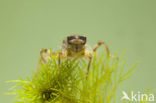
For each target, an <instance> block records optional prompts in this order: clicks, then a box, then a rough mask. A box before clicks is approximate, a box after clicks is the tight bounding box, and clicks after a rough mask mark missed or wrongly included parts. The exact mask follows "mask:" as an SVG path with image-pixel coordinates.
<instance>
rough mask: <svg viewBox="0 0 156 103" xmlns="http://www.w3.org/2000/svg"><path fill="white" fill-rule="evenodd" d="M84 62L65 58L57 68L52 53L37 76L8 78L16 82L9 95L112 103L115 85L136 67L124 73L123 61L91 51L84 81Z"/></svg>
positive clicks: (36, 100) (47, 102) (20, 102)
mask: <svg viewBox="0 0 156 103" xmlns="http://www.w3.org/2000/svg"><path fill="white" fill-rule="evenodd" d="M120 59H121V58H120ZM87 64H88V61H87V59H77V60H71V59H65V60H62V62H61V67H60V68H58V58H57V56H52V57H51V60H49V62H48V63H47V64H41V68H40V72H39V73H38V75H37V76H35V73H33V75H32V76H31V77H27V80H23V79H21V78H20V79H19V80H13V81H10V82H16V85H15V86H14V87H12V88H11V91H12V92H11V93H10V94H14V95H16V97H15V99H14V101H15V103H112V102H115V95H116V93H115V92H116V90H117V88H118V86H119V84H120V83H121V82H122V81H124V80H126V79H127V78H129V77H130V76H131V73H132V71H133V69H134V68H135V66H136V65H135V66H134V67H132V68H131V69H129V70H127V72H125V71H124V69H125V64H126V61H120V60H117V59H116V58H108V57H107V56H106V53H101V54H100V55H96V54H94V57H93V60H92V63H91V67H90V72H89V75H88V79H87V80H86V70H87Z"/></svg>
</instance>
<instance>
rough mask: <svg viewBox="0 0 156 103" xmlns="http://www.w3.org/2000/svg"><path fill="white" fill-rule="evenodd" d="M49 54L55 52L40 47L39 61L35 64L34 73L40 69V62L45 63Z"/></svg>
mask: <svg viewBox="0 0 156 103" xmlns="http://www.w3.org/2000/svg"><path fill="white" fill-rule="evenodd" d="M44 54H46V56H44ZM51 55H55V53H54V52H52V51H51V50H48V49H41V50H40V60H39V62H38V64H37V71H36V75H37V74H38V72H39V71H40V67H41V63H47V61H48V59H49V58H50V56H51Z"/></svg>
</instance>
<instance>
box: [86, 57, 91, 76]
mask: <svg viewBox="0 0 156 103" xmlns="http://www.w3.org/2000/svg"><path fill="white" fill-rule="evenodd" d="M91 62H92V57H89V62H88V67H87V72H86V79H88V74H89V69H90V65H91Z"/></svg>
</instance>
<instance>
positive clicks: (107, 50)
mask: <svg viewBox="0 0 156 103" xmlns="http://www.w3.org/2000/svg"><path fill="white" fill-rule="evenodd" d="M102 44H103V45H104V46H105V48H106V52H107V56H108V57H109V56H110V50H109V47H108V45H107V44H106V43H105V42H103V41H100V42H98V43H97V44H96V45H95V46H94V47H93V52H96V50H97V49H98V48H99V47H100V46H101V45H102Z"/></svg>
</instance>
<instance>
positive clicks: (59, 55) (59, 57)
mask: <svg viewBox="0 0 156 103" xmlns="http://www.w3.org/2000/svg"><path fill="white" fill-rule="evenodd" d="M61 55H62V52H61V51H59V53H58V68H59V69H60V65H61Z"/></svg>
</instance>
